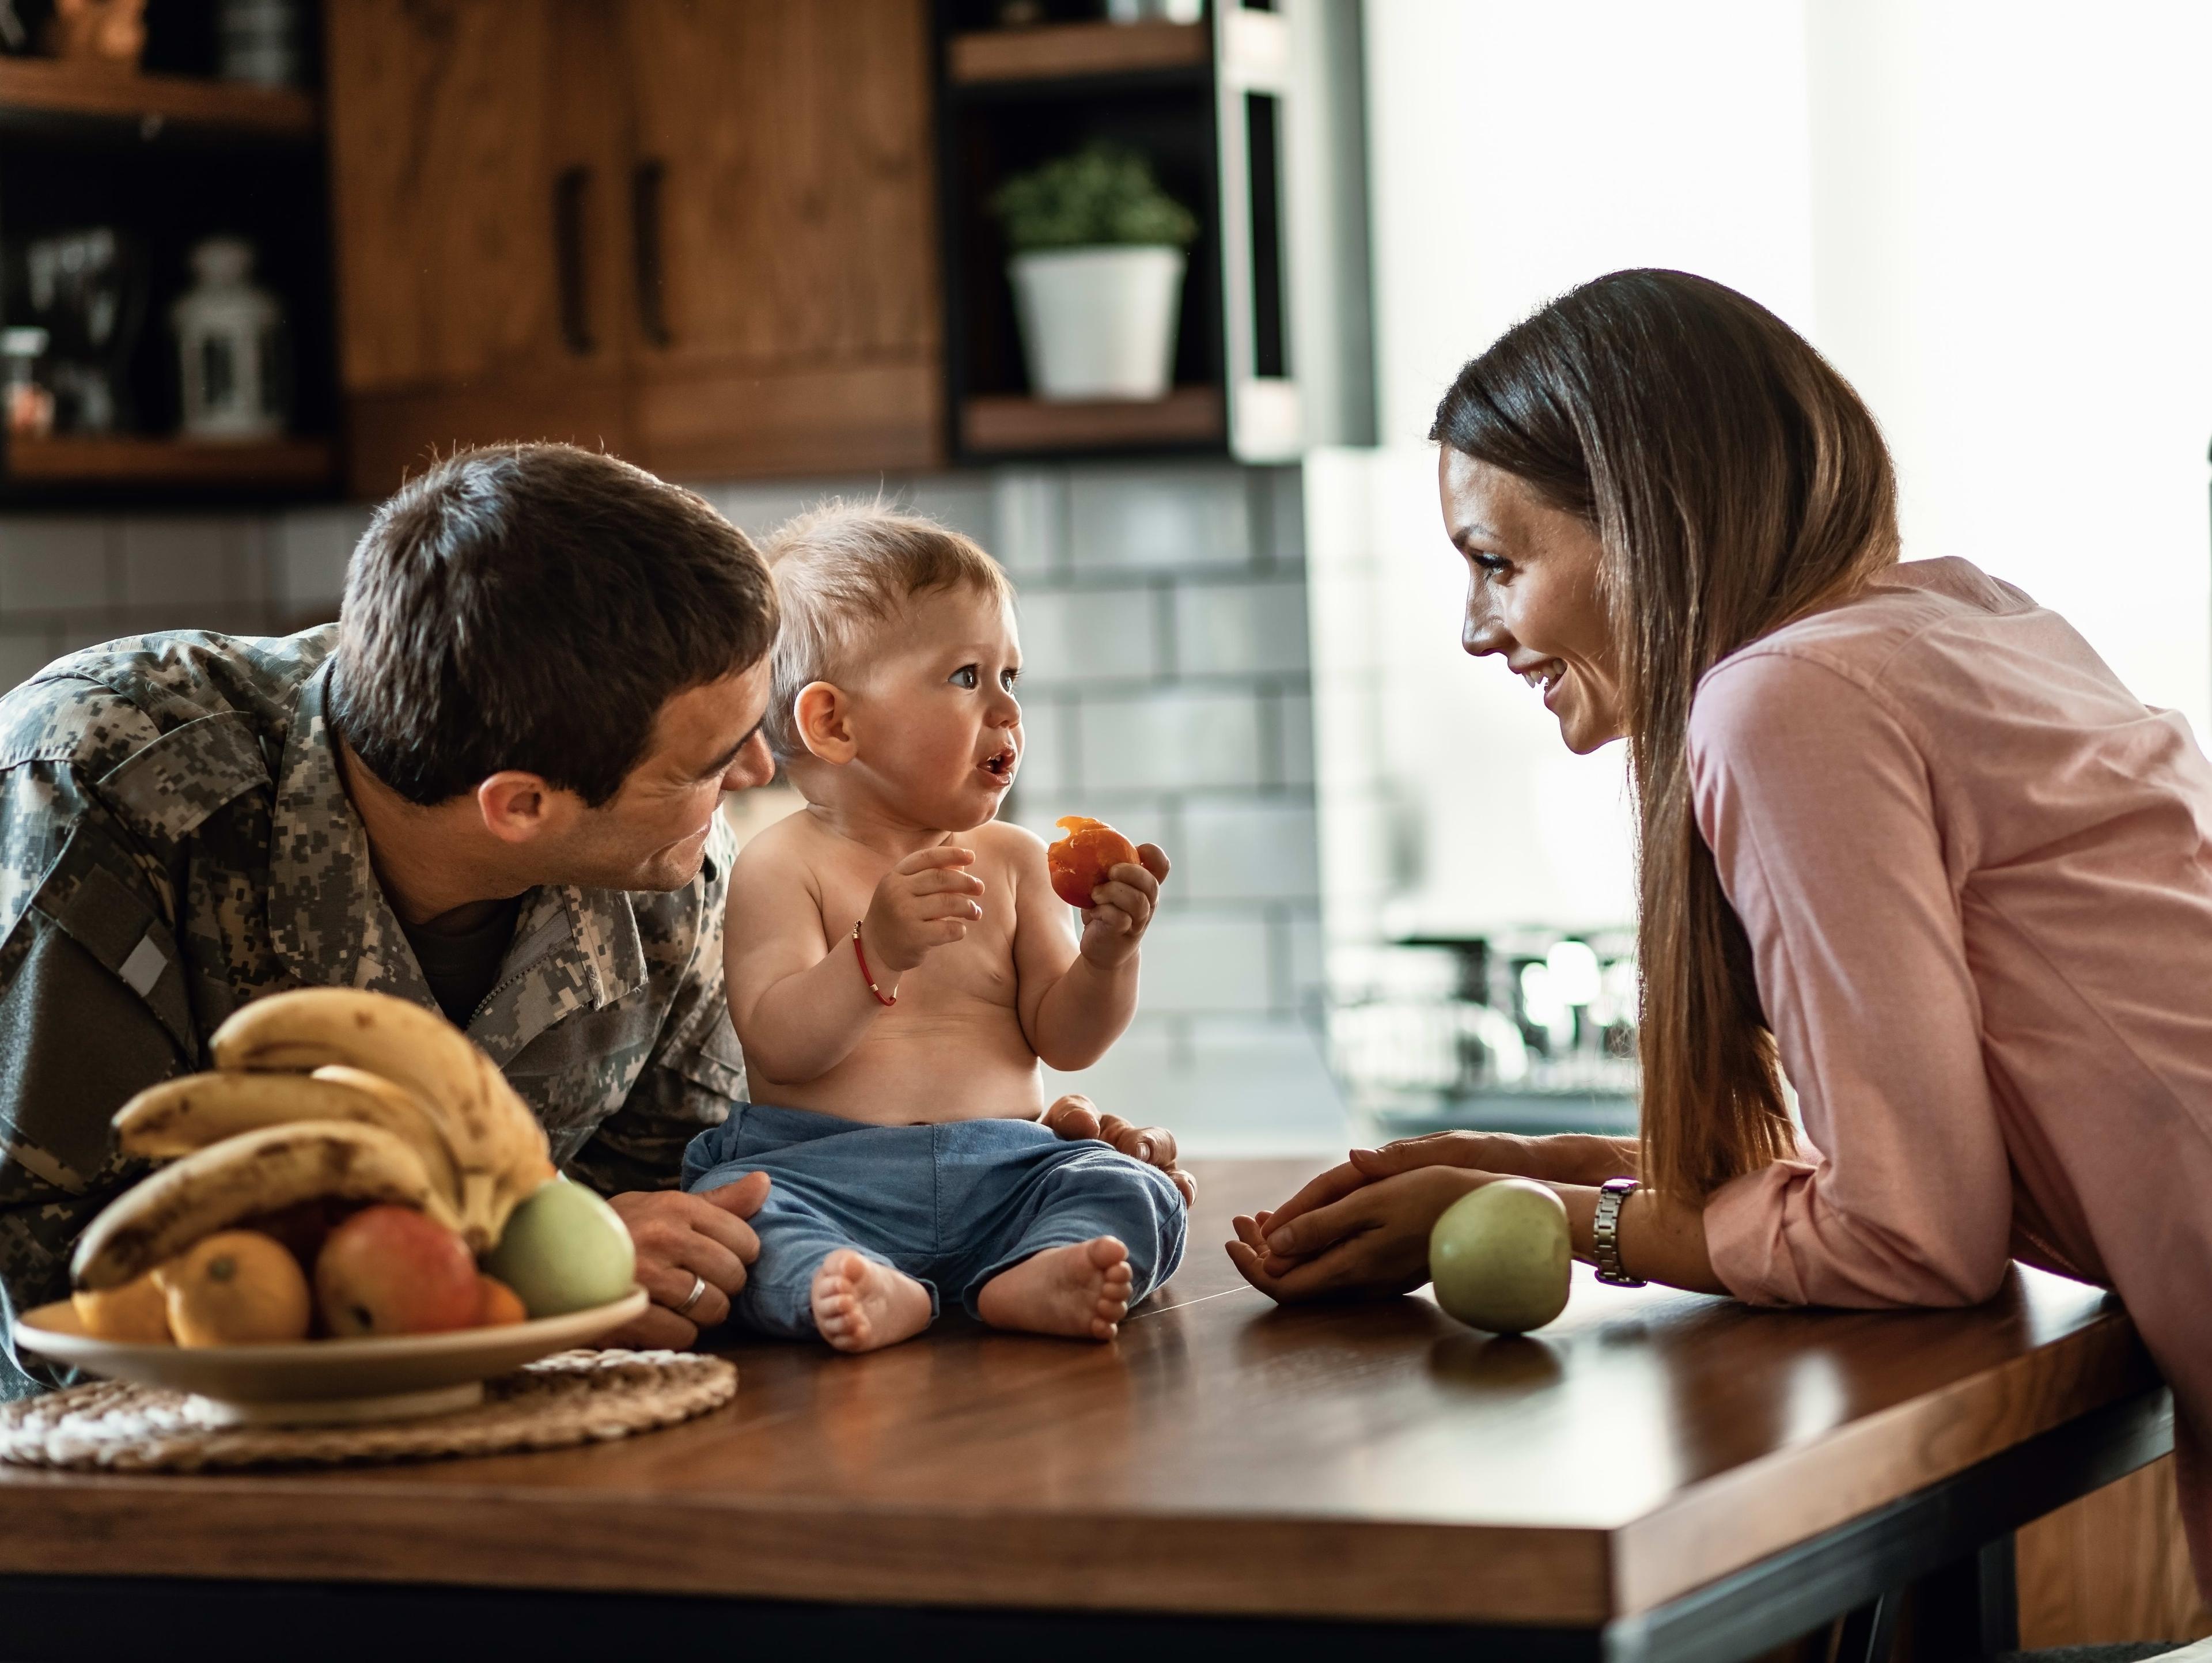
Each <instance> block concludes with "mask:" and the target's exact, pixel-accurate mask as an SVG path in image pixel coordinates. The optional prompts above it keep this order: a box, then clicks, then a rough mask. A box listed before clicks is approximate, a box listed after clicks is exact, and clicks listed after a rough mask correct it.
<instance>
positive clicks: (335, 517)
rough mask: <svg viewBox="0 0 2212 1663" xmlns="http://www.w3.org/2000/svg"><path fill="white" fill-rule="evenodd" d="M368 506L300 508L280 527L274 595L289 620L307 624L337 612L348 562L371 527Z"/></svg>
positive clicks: (328, 617) (287, 517)
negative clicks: (364, 532) (313, 619)
mask: <svg viewBox="0 0 2212 1663" xmlns="http://www.w3.org/2000/svg"><path fill="white" fill-rule="evenodd" d="M368 517H369V510H368V509H367V508H365V507H355V506H348V507H340V508H300V509H295V510H294V511H293V512H291V513H288V514H286V515H285V516H284V517H283V519H282V520H280V521H279V522H278V524H277V527H276V593H277V598H278V600H279V602H280V603H281V604H282V606H283V611H284V614H285V616H286V617H287V618H288V620H291V621H295V622H301V623H304V622H307V621H308V620H310V619H312V618H321V619H324V620H328V619H331V618H334V617H336V616H337V615H338V600H339V598H340V597H342V596H343V594H344V593H345V574H346V562H347V561H349V560H350V559H351V558H352V557H353V548H354V544H356V543H358V542H360V541H361V534H362V532H363V531H367V530H368Z"/></svg>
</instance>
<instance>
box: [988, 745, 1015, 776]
mask: <svg viewBox="0 0 2212 1663" xmlns="http://www.w3.org/2000/svg"><path fill="white" fill-rule="evenodd" d="M983 771H984V772H985V773H986V774H996V775H998V776H999V778H1000V779H1001V780H1003V779H1005V778H1006V776H1007V775H1008V774H1012V772H1013V771H1014V748H1013V747H1012V745H1008V746H1007V747H1006V749H1005V750H995V751H993V752H992V753H991V755H989V756H986V757H985V758H984V759H983Z"/></svg>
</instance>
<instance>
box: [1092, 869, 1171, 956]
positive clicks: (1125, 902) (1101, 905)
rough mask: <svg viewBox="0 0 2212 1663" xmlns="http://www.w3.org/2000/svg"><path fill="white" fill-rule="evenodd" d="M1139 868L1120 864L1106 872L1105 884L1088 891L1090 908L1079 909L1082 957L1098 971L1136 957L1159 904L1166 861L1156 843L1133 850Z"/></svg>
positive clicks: (1164, 877)
mask: <svg viewBox="0 0 2212 1663" xmlns="http://www.w3.org/2000/svg"><path fill="white" fill-rule="evenodd" d="M1137 859H1139V860H1140V861H1142V862H1143V863H1144V864H1143V865H1131V864H1130V863H1129V862H1128V861H1126V860H1125V861H1123V862H1122V863H1121V865H1118V866H1109V867H1108V868H1107V869H1106V881H1105V882H1104V883H1101V884H1100V885H1099V886H1098V887H1097V889H1093V890H1092V891H1091V905H1089V906H1088V907H1085V908H1084V909H1083V945H1082V952H1083V956H1084V957H1085V958H1087V959H1089V960H1090V961H1091V962H1092V963H1093V964H1095V965H1097V967H1098V968H1100V969H1102V970H1111V969H1114V968H1116V967H1118V966H1120V965H1123V964H1126V963H1127V962H1129V960H1130V959H1132V958H1133V957H1134V956H1136V951H1137V947H1138V944H1139V943H1140V942H1142V941H1143V940H1144V938H1145V930H1146V926H1149V925H1150V924H1151V923H1152V911H1153V908H1155V907H1158V905H1159V901H1160V884H1161V883H1163V882H1164V881H1165V879H1166V877H1167V875H1168V858H1167V854H1166V853H1165V851H1164V850H1163V849H1162V848H1161V847H1160V846H1159V845H1158V844H1157V843H1146V844H1145V845H1143V846H1142V847H1139V849H1138V851H1137Z"/></svg>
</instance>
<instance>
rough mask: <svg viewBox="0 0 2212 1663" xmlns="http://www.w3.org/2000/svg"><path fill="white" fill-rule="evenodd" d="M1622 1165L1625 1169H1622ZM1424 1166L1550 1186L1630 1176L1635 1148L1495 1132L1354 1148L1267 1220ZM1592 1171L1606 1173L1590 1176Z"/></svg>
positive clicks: (1298, 1213)
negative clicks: (1536, 1181)
mask: <svg viewBox="0 0 2212 1663" xmlns="http://www.w3.org/2000/svg"><path fill="white" fill-rule="evenodd" d="M1624 1162H1625V1164H1624ZM1422 1167H1468V1168H1473V1169H1474V1170H1475V1171H1478V1172H1486V1173H1492V1174H1496V1175H1498V1176H1499V1177H1514V1178H1536V1179H1542V1180H1548V1181H1550V1182H1553V1183H1561V1184H1586V1183H1598V1182H1602V1181H1603V1180H1604V1179H1606V1178H1610V1177H1612V1176H1613V1174H1615V1173H1617V1172H1633V1171H1634V1170H1635V1169H1636V1168H1635V1155H1634V1147H1633V1145H1632V1144H1626V1143H1625V1142H1621V1143H1617V1142H1616V1141H1615V1140H1614V1139H1613V1138H1589V1137H1579V1136H1574V1135H1571V1134H1570V1135H1567V1136H1564V1137H1556V1138H1516V1137H1514V1136H1512V1135H1510V1133H1506V1132H1431V1133H1429V1134H1428V1136H1426V1137H1425V1138H1400V1139H1399V1140H1398V1141H1397V1142H1396V1143H1395V1144H1383V1147H1382V1148H1380V1149H1355V1150H1352V1155H1351V1157H1350V1158H1349V1159H1347V1160H1346V1161H1345V1162H1343V1163H1342V1164H1341V1165H1340V1166H1334V1167H1331V1168H1329V1169H1328V1171H1327V1172H1324V1173H1323V1174H1321V1176H1320V1177H1318V1178H1316V1179H1315V1180H1313V1181H1312V1182H1310V1183H1309V1184H1308V1185H1307V1186H1306V1187H1304V1189H1302V1190H1300V1191H1299V1192H1298V1193H1297V1194H1296V1195H1293V1196H1292V1197H1291V1199H1289V1200H1287V1201H1285V1202H1284V1203H1283V1205H1281V1206H1279V1207H1278V1208H1276V1209H1275V1211H1273V1213H1270V1214H1267V1215H1265V1216H1266V1217H1268V1218H1270V1219H1272V1220H1273V1223H1277V1224H1285V1223H1289V1222H1290V1221H1291V1219H1293V1218H1298V1217H1304V1215H1305V1214H1307V1213H1310V1212H1311V1211H1313V1210H1314V1209H1315V1208H1316V1207H1323V1206H1327V1205H1329V1203H1331V1202H1333V1201H1340V1200H1342V1199H1344V1198H1345V1197H1346V1196H1347V1195H1349V1194H1351V1193H1352V1192H1353V1191H1354V1190H1357V1189H1360V1188H1362V1187H1364V1186H1366V1185H1369V1184H1372V1183H1375V1182H1376V1181H1377V1180H1381V1179H1384V1178H1393V1177H1395V1176H1397V1175H1398V1174H1400V1173H1405V1172H1413V1171H1416V1170H1418V1169H1419V1168H1422ZM1594 1167H1604V1168H1606V1170H1605V1171H1604V1172H1603V1173H1602V1174H1600V1175H1599V1176H1597V1177H1592V1176H1591V1175H1590V1173H1591V1170H1592V1169H1593V1168H1594Z"/></svg>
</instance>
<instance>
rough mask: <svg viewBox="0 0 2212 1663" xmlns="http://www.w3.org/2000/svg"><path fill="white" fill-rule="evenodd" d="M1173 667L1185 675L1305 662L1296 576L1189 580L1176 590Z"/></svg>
mask: <svg viewBox="0 0 2212 1663" xmlns="http://www.w3.org/2000/svg"><path fill="white" fill-rule="evenodd" d="M1175 604H1176V634H1175V646H1176V670H1177V671H1180V672H1181V673H1182V674H1183V675H1186V676H1242V675H1264V674H1267V673H1270V672H1280V671H1299V670H1304V668H1305V667H1306V592H1305V586H1304V584H1303V583H1300V582H1298V581H1297V580H1294V579H1293V580H1282V581H1277V582H1273V583H1187V584H1183V585H1182V586H1179V587H1178V588H1177V589H1176V597H1175Z"/></svg>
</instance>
